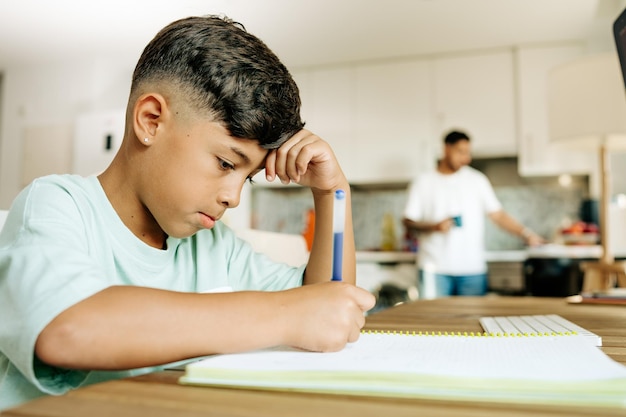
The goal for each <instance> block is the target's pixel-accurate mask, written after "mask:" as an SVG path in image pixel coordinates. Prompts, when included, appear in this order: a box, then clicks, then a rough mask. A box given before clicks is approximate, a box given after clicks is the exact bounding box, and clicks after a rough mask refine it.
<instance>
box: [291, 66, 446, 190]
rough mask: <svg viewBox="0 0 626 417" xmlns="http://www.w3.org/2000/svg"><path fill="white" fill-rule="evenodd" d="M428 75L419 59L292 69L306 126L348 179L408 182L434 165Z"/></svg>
mask: <svg viewBox="0 0 626 417" xmlns="http://www.w3.org/2000/svg"><path fill="white" fill-rule="evenodd" d="M428 77H429V75H428V63H427V61H423V60H415V61H410V62H393V63H384V64H368V65H355V66H352V65H350V66H341V67H336V68H328V69H326V68H323V69H309V70H301V71H296V72H294V79H295V80H296V82H297V83H298V86H299V87H300V94H301V97H302V116H303V118H304V120H305V121H306V127H307V128H308V129H310V130H312V131H313V132H315V133H316V134H318V135H319V136H320V137H322V138H323V139H324V140H326V141H327V142H328V143H329V144H330V145H331V146H332V147H333V150H334V152H335V154H336V155H337V158H338V159H339V161H340V163H341V165H342V168H343V170H344V172H345V174H346V176H347V177H348V180H349V181H350V182H352V183H365V182H393V181H408V180H410V179H412V178H413V177H414V176H416V175H417V174H418V173H419V172H421V171H423V170H424V169H426V168H430V167H432V166H434V162H433V161H434V157H433V151H432V149H431V147H430V143H432V141H431V139H432V130H431V123H430V86H429V78H428Z"/></svg>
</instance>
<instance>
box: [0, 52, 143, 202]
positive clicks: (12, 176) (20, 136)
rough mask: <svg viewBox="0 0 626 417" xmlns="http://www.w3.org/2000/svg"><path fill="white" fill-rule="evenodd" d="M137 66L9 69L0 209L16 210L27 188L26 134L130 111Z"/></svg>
mask: <svg viewBox="0 0 626 417" xmlns="http://www.w3.org/2000/svg"><path fill="white" fill-rule="evenodd" d="M133 66H134V63H130V64H129V63H127V62H126V61H125V62H120V61H119V60H117V59H114V58H112V59H106V58H95V59H91V60H86V59H81V60H76V61H73V62H53V63H47V64H44V63H40V64H37V65H23V66H19V65H16V66H12V67H8V68H5V69H4V70H3V77H4V79H3V97H2V100H3V101H2V105H1V106H0V109H1V111H2V114H1V115H0V209H6V208H8V207H9V206H10V204H11V202H12V201H13V199H14V198H15V196H16V195H17V193H18V192H19V191H20V190H21V188H22V186H23V184H22V161H23V141H24V133H25V131H27V130H28V129H29V128H33V127H37V128H38V129H37V130H38V131H44V132H45V130H46V129H45V128H46V127H48V126H49V127H51V128H52V127H55V128H58V127H59V126H74V123H75V119H76V117H77V116H78V115H80V114H83V113H88V112H93V111H99V110H110V109H119V108H124V107H125V106H126V101H127V98H128V91H129V87H130V77H131V75H132V69H133ZM70 131H71V130H70ZM50 146H54V145H53V144H50Z"/></svg>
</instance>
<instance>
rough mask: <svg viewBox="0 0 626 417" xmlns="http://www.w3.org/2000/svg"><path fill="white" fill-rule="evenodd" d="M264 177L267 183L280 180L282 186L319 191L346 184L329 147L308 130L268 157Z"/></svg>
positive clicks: (298, 134)
mask: <svg viewBox="0 0 626 417" xmlns="http://www.w3.org/2000/svg"><path fill="white" fill-rule="evenodd" d="M265 175H266V176H267V180H268V181H274V179H275V178H276V177H278V178H279V179H280V181H281V182H282V183H283V184H289V183H290V182H295V183H297V184H299V185H302V186H307V187H311V188H314V189H319V190H334V189H335V188H337V187H338V186H339V185H340V184H342V183H343V182H344V181H345V176H344V174H343V171H342V170H341V167H340V166H339V163H338V162H337V158H336V157H335V154H334V153H333V150H332V149H331V147H330V145H328V143H326V142H325V141H324V140H322V139H321V138H320V137H319V136H317V135H315V134H313V133H311V132H309V131H308V130H305V129H302V130H301V131H299V132H298V133H296V134H295V135H293V136H292V137H291V138H289V140H288V141H287V142H285V143H284V144H283V145H282V146H281V147H280V148H278V149H275V150H273V151H271V152H270V153H269V154H268V156H267V159H266V161H265Z"/></svg>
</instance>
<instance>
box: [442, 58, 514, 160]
mask: <svg viewBox="0 0 626 417" xmlns="http://www.w3.org/2000/svg"><path fill="white" fill-rule="evenodd" d="M432 65H433V81H434V103H433V104H434V107H433V110H434V115H433V116H434V121H435V126H434V127H435V129H436V132H437V134H438V138H437V141H438V142H437V143H440V142H441V139H442V135H443V134H445V132H447V131H449V130H452V129H460V130H463V131H465V132H467V133H468V134H469V135H470V137H471V141H472V150H473V154H474V155H475V156H513V155H516V153H517V141H516V131H515V94H514V92H515V90H514V80H513V54H512V52H508V51H505V52H494V53H485V54H476V55H462V56H455V57H445V58H438V59H435V60H433V62H432Z"/></svg>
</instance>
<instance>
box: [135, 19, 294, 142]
mask: <svg viewBox="0 0 626 417" xmlns="http://www.w3.org/2000/svg"><path fill="white" fill-rule="evenodd" d="M154 85H163V86H164V88H169V89H170V91H171V92H173V93H175V94H176V95H179V97H180V98H181V99H182V100H183V101H186V102H187V104H189V106H190V108H191V109H193V110H195V111H199V112H202V111H204V112H206V114H207V116H208V117H211V119H212V121H215V122H218V123H221V124H223V126H224V127H225V128H226V129H228V131H229V133H230V134H231V135H232V136H234V137H241V138H245V139H254V140H257V141H258V142H259V144H260V145H261V146H262V147H263V148H265V149H275V148H278V147H279V146H280V145H282V144H283V143H284V142H285V141H286V140H287V139H289V138H290V137H291V136H292V135H293V134H294V133H296V132H297V131H298V130H300V129H302V127H303V126H304V123H303V122H302V119H301V118H300V96H299V92H298V87H297V86H296V83H295V82H294V80H293V78H292V77H291V75H290V74H289V71H288V70H287V68H286V67H285V66H284V65H283V64H282V63H281V62H280V60H279V59H278V57H277V56H276V55H275V54H274V53H273V52H272V51H271V50H270V49H269V48H268V47H267V46H266V45H265V44H264V43H263V42H262V41H261V40H260V39H258V38H257V37H255V36H254V35H252V34H250V33H248V32H246V30H245V28H244V27H243V26H242V25H241V24H239V23H236V22H233V21H232V20H230V19H228V18H226V17H218V16H205V17H189V18H185V19H181V20H177V21H175V22H173V23H171V24H169V25H168V26H166V27H165V28H163V29H162V30H161V31H160V32H159V33H158V34H157V35H156V36H155V37H154V39H152V41H150V43H149V44H148V45H147V46H146V48H145V49H144V51H143V53H142V54H141V57H140V58H139V61H138V62H137V66H136V67H135V71H134V73H133V79H132V85H131V101H134V100H136V99H137V97H138V96H139V95H140V94H142V93H145V91H142V90H143V87H144V86H145V88H151V87H153V86H154Z"/></svg>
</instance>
